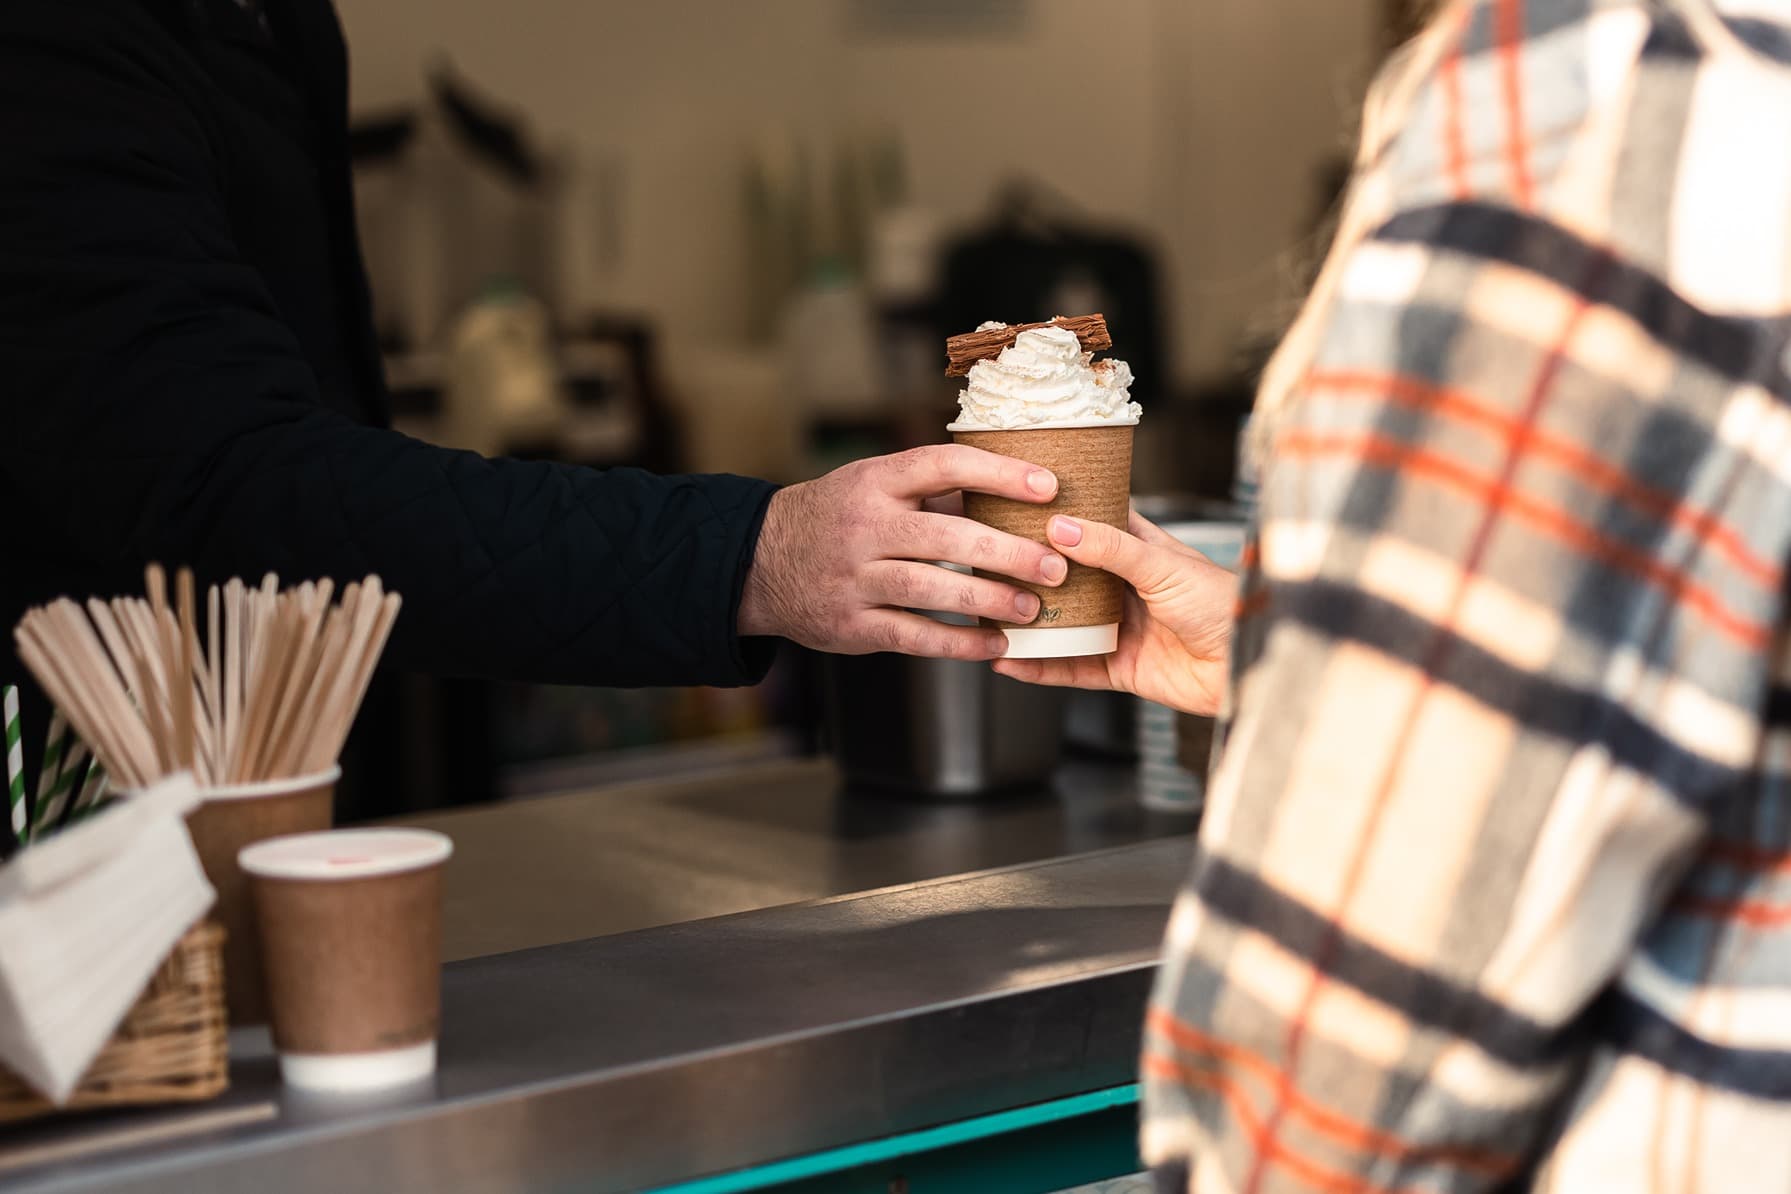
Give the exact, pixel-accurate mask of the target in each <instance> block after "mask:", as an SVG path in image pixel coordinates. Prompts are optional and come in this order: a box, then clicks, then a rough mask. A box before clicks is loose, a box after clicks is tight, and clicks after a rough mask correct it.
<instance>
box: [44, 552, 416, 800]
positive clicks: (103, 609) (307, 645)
mask: <svg viewBox="0 0 1791 1194" xmlns="http://www.w3.org/2000/svg"><path fill="white" fill-rule="evenodd" d="M147 585H148V591H149V597H148V600H144V599H143V598H141V597H118V598H114V599H113V600H112V601H110V602H104V601H100V600H99V599H98V598H93V599H90V600H89V601H88V602H87V605H86V608H85V610H83V608H82V607H81V606H80V605H78V604H76V603H75V602H74V601H71V600H69V599H67V598H63V599H61V600H59V601H55V602H52V603H51V604H49V605H47V606H42V607H39V608H36V609H33V610H30V611H29V612H27V613H26V614H25V617H24V619H23V620H22V621H20V623H19V626H18V629H17V631H16V632H15V635H16V637H17V639H18V646H19V657H20V658H21V659H22V660H23V661H24V662H25V665H26V666H27V667H29V668H30V669H31V672H32V674H33V675H34V676H36V677H37V680H38V683H40V684H42V685H43V687H44V691H45V692H46V693H48V695H49V696H50V699H51V700H52V701H54V702H55V704H56V706H57V708H59V709H60V710H61V711H62V713H63V714H64V715H65V716H66V717H67V718H68V720H69V722H70V723H71V724H72V725H73V726H74V727H75V729H76V730H77V731H78V732H79V733H80V735H81V737H82V739H84V740H85V741H86V742H87V743H89V744H90V745H91V746H92V748H93V750H94V753H95V754H96V755H98V756H99V757H100V758H101V759H102V760H103V761H104V762H105V764H106V767H107V770H108V771H109V772H110V773H111V775H112V777H113V785H114V787H119V788H124V789H131V788H140V787H144V786H146V785H148V784H150V783H151V782H153V781H154V780H156V779H158V778H160V777H162V776H165V775H169V774H172V773H174V772H177V771H191V772H193V774H194V776H195V777H196V778H197V779H198V781H199V783H200V784H201V786H217V785H222V784H239V783H252V782H255V781H259V780H268V779H283V778H289V777H293V776H300V775H309V774H313V773H316V772H319V771H323V770H325V769H327V768H328V767H330V766H331V765H332V764H333V763H334V762H335V761H336V758H337V756H338V755H339V754H340V753H341V750H342V744H343V742H344V741H345V740H346V739H347V737H348V731H349V728H350V726H352V725H353V724H354V717H355V713H356V711H357V710H358V709H359V708H360V704H361V699H362V697H363V696H365V695H366V691H367V685H368V682H369V681H370V680H371V679H372V677H373V668H374V665H375V664H376V663H377V662H378V661H379V656H380V652H381V651H383V650H384V649H385V644H386V639H387V637H388V636H389V635H390V634H391V630H392V623H393V622H394V621H395V620H396V619H397V617H398V607H399V604H400V602H399V597H398V594H396V593H386V592H385V591H384V590H383V589H382V588H381V586H380V582H379V578H378V577H377V576H369V577H368V578H367V579H366V580H365V581H362V582H359V583H355V584H350V585H348V586H347V587H346V588H345V589H343V591H342V600H341V601H340V603H338V604H336V605H331V604H330V599H331V597H332V596H334V595H335V587H334V584H333V583H332V582H331V581H328V580H323V581H317V582H310V581H307V582H306V583H304V584H302V585H299V586H298V587H296V588H292V589H287V590H285V591H281V590H280V588H279V580H278V578H277V577H275V576H273V575H271V574H270V575H269V576H268V577H267V578H266V579H264V580H263V581H262V583H261V587H260V588H258V589H251V588H248V587H246V586H245V585H244V584H243V582H242V581H240V580H232V581H230V582H229V583H228V584H226V585H225V586H223V588H222V589H221V590H220V589H219V588H218V587H217V586H215V585H214V586H212V587H211V589H210V590H208V591H207V593H206V595H205V597H206V601H205V615H206V619H205V620H206V627H205V635H204V640H203V645H202V643H201V637H200V634H199V611H198V608H197V600H196V595H195V592H194V586H193V575H192V573H191V572H189V571H187V570H185V569H183V570H182V571H181V572H180V574H179V575H178V576H177V577H176V580H175V600H174V604H173V605H172V606H170V604H169V602H168V586H167V577H166V575H165V574H164V573H163V571H162V569H161V568H160V567H159V566H157V565H153V564H152V565H150V567H149V569H148V572H147Z"/></svg>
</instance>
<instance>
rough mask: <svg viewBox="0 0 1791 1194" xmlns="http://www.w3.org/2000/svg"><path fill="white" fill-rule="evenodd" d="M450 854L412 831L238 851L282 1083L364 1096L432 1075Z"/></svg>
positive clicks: (337, 834)
mask: <svg viewBox="0 0 1791 1194" xmlns="http://www.w3.org/2000/svg"><path fill="white" fill-rule="evenodd" d="M451 853H453V843H452V842H450V841H449V839H448V838H447V837H446V836H444V835H442V834H439V833H435V832H432V831H430V830H422V829H349V830H337V831H334V832H329V833H307V834H298V835H296V836H292V837H283V838H274V839H271V840H268V841H264V842H259V843H257V844H255V845H253V846H250V847H249V848H248V849H246V850H244V851H243V852H242V855H241V863H242V868H243V870H244V871H245V872H246V873H247V874H248V876H249V882H250V884H251V887H252V890H253V893H254V902H255V913H256V922H257V924H258V926H259V928H260V935H261V954H262V962H263V966H264V969H265V971H266V975H267V990H268V1006H269V1010H270V1012H271V1013H272V1022H273V1036H274V1046H275V1048H277V1049H278V1050H279V1053H280V1073H281V1076H282V1077H283V1078H284V1079H285V1081H286V1082H287V1084H288V1085H291V1086H295V1087H300V1088H304V1089H308V1090H324V1091H353V1090H370V1089H377V1088H380V1087H386V1086H394V1085H399V1084H403V1083H407V1082H412V1081H416V1080H418V1079H421V1078H425V1077H427V1076H429V1075H430V1074H431V1073H433V1072H434V1070H435V1045H436V1037H437V1035H438V1032H439V1028H440V1021H441V922H442V885H441V875H442V864H443V863H445V862H446V861H447V859H448V856H449V855H450V854H451Z"/></svg>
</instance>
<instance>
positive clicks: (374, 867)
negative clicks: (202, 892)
mask: <svg viewBox="0 0 1791 1194" xmlns="http://www.w3.org/2000/svg"><path fill="white" fill-rule="evenodd" d="M453 853H454V843H453V841H452V840H451V839H450V838H449V837H448V836H447V835H446V834H443V833H437V832H435V830H433V829H330V830H325V831H324V832H322V833H294V834H289V835H287V836H286V837H273V838H268V839H267V840H266V841H262V842H256V843H255V844H254V845H252V846H245V847H244V848H243V850H242V852H241V853H240V854H238V855H237V856H236V861H237V865H239V866H241V867H242V868H243V870H245V871H247V872H249V874H251V875H260V876H261V877H262V878H264V879H325V880H328V879H371V878H374V877H376V876H379V875H399V874H403V873H404V872H405V871H418V870H422V869H423V868H424V867H431V866H436V865H439V864H440V863H443V862H446V861H447V859H448V856H449V855H451V854H453Z"/></svg>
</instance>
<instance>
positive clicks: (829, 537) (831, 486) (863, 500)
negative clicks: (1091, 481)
mask: <svg viewBox="0 0 1791 1194" xmlns="http://www.w3.org/2000/svg"><path fill="white" fill-rule="evenodd" d="M966 489H969V490H975V491H976V492H978V493H990V494H998V495H1000V496H1002V497H1008V498H1014V499H1016V500H1019V501H1023V502H1048V501H1050V500H1051V499H1052V498H1053V497H1055V496H1056V494H1057V478H1056V477H1054V476H1052V475H1051V474H1050V473H1049V472H1048V471H1046V470H1045V469H1041V468H1037V467H1035V466H1033V465H1030V464H1027V463H1026V462H1025V461H1021V460H1013V459H1010V458H1008V457H1005V456H997V455H995V454H993V453H991V452H983V451H980V450H979V449H976V448H966V447H961V446H958V445H944V446H940V447H932V448H916V449H914V450H913V451H910V452H902V453H900V454H898V455H895V456H884V457H879V458H877V459H874V460H861V461H858V462H857V463H855V464H848V465H846V466H845V467H844V468H840V469H836V470H834V471H833V472H831V473H828V474H827V475H826V476H825V477H821V478H819V479H817V480H814V481H808V482H804V483H803V484H801V485H793V486H791V487H790V488H788V489H785V490H782V491H780V492H779V493H778V494H777V495H776V496H775V497H773V498H772V499H771V507H770V509H769V510H768V511H767V512H766V514H765V526H764V530H763V531H762V532H761V533H760V535H759V546H758V550H757V552H756V553H755V554H754V556H753V563H752V570H751V571H750V572H749V573H748V574H747V578H746V593H745V596H744V597H743V598H742V600H741V602H740V633H741V634H744V635H778V636H781V637H783V638H787V639H791V640H793V641H795V642H798V643H801V644H803V645H804V646H808V647H814V648H817V649H818V650H822V651H831V652H834V653H836V654H841V655H862V654H866V653H868V652H871V651H900V652H902V653H904V654H908V655H931V656H938V657H942V658H949V659H993V658H995V657H996V656H998V655H1000V654H1001V653H1002V651H1003V650H1005V649H1006V645H1007V640H1006V639H1005V638H1004V637H1003V636H1002V634H1001V632H1000V631H998V630H983V629H980V628H978V627H974V626H948V625H945V624H944V623H941V622H937V621H934V620H933V619H931V618H926V617H922V616H921V615H919V614H914V613H909V612H906V611H908V610H915V609H926V610H940V611H947V612H952V613H961V614H971V615H975V616H978V617H986V618H996V619H999V620H1001V621H1004V622H1030V621H1032V619H1033V618H1035V617H1036V616H1038V612H1039V603H1038V598H1036V597H1034V596H1033V595H1032V594H1031V593H1028V592H1025V591H1024V590H1022V589H1016V588H1014V587H1013V586H1012V585H1005V584H1001V583H1000V582H997V581H992V580H985V579H982V578H980V577H973V576H965V575H962V574H960V573H957V572H953V571H951V570H950V569H946V568H940V567H936V566H935V565H934V564H933V563H930V562H923V561H941V562H944V563H950V564H963V565H968V566H970V567H972V568H977V569H981V570H983V571H985V572H998V573H1000V574H1002V575H1003V576H1012V577H1015V578H1017V579H1022V580H1025V581H1028V582H1030V583H1034V584H1044V585H1058V584H1062V583H1063V578H1064V576H1065V575H1067V573H1068V565H1067V564H1066V563H1065V562H1064V559H1063V557H1062V556H1060V555H1058V554H1057V553H1056V552H1054V551H1052V550H1050V549H1049V548H1047V547H1045V546H1043V545H1041V544H1038V543H1034V542H1032V541H1031V540H1030V539H1020V538H1017V537H1015V536H1013V535H1007V534H1003V533H1002V532H1000V531H995V530H991V529H990V528H988V527H985V526H982V525H980V524H979V523H974V522H970V521H968V520H967V519H964V518H959V517H954V516H953V515H951V514H948V513H943V512H942V511H943V510H946V509H949V508H950V505H951V504H950V498H951V496H952V495H955V494H956V493H958V492H959V491H961V490H966ZM928 499H946V500H945V501H943V502H939V503H936V504H935V505H934V507H933V508H929V504H928Z"/></svg>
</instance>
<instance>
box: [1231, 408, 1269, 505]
mask: <svg viewBox="0 0 1791 1194" xmlns="http://www.w3.org/2000/svg"><path fill="white" fill-rule="evenodd" d="M1255 436H1256V415H1255V413H1254V412H1252V413H1251V414H1248V415H1245V416H1244V421H1243V422H1242V423H1240V424H1239V425H1238V442H1237V471H1236V472H1235V473H1234V474H1233V475H1232V482H1231V501H1232V504H1233V505H1234V506H1236V507H1237V510H1238V517H1239V518H1241V519H1242V520H1243V521H1244V523H1245V524H1246V525H1248V524H1250V523H1253V522H1255V521H1256V504H1257V501H1258V498H1259V490H1260V487H1261V482H1262V472H1261V469H1262V465H1261V461H1260V460H1259V458H1258V457H1259V452H1258V448H1257V444H1256V439H1255Z"/></svg>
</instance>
